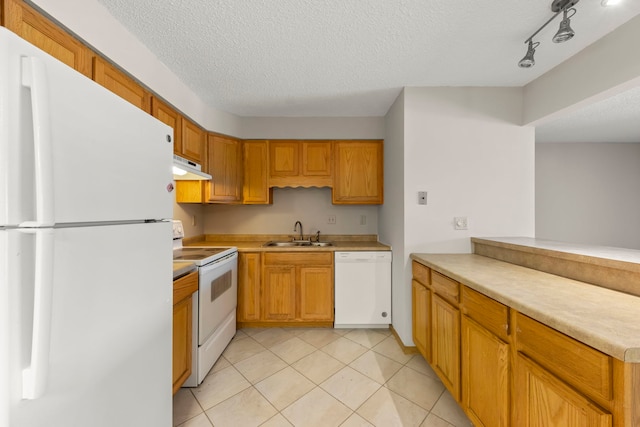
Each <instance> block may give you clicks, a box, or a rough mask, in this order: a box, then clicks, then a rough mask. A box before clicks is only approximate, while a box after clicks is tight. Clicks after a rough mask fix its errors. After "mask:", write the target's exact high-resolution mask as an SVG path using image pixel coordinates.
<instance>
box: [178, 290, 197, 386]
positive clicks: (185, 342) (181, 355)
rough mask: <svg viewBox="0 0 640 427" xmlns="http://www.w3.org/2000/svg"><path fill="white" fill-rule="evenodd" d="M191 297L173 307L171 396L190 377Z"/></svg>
mask: <svg viewBox="0 0 640 427" xmlns="http://www.w3.org/2000/svg"><path fill="white" fill-rule="evenodd" d="M192 317H193V316H192V309H191V296H190V295H189V296H188V297H187V298H184V299H183V300H182V301H180V302H179V303H177V304H174V306H173V394H175V393H176V392H177V391H178V390H179V389H180V386H182V384H183V383H184V382H185V380H186V379H187V378H189V375H191V322H192V320H193V319H192Z"/></svg>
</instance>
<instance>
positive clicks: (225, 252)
mask: <svg viewBox="0 0 640 427" xmlns="http://www.w3.org/2000/svg"><path fill="white" fill-rule="evenodd" d="M183 238H184V229H183V227H182V222H181V221H177V220H174V221H173V260H174V261H188V262H193V263H194V264H195V265H196V266H197V267H198V291H197V292H195V293H194V294H193V337H192V355H191V358H192V360H191V376H190V377H189V378H187V380H186V381H185V383H184V385H183V386H184V387H197V386H198V385H199V384H200V383H202V381H203V380H204V378H205V377H206V376H207V374H208V373H209V371H210V370H211V368H212V367H213V365H214V363H216V361H217V360H218V358H219V357H220V355H221V354H222V352H223V351H224V349H225V348H226V347H227V345H228V344H229V342H230V341H231V339H232V338H233V336H234V335H235V333H236V307H237V305H238V248H236V247H216V246H199V247H194V246H189V247H183V246H182V239H183Z"/></svg>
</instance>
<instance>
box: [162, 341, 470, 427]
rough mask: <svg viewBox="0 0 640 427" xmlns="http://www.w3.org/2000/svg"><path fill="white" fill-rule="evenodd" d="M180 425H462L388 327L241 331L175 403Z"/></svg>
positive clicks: (420, 362)
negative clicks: (209, 370)
mask: <svg viewBox="0 0 640 427" xmlns="http://www.w3.org/2000/svg"><path fill="white" fill-rule="evenodd" d="M173 425H174V426H180V427H211V426H214V427H252V426H265V427H267V426H268V427H280V426H299V427H315V426H319V427H320V426H321V427H331V426H342V427H352V426H376V427H391V426H403V427H404V426H416V427H468V426H471V425H472V424H471V422H469V420H468V418H467V417H466V416H465V414H464V413H463V412H462V410H461V409H460V407H459V406H458V405H457V404H456V403H455V401H454V400H453V398H452V397H451V395H450V394H449V392H448V391H446V390H445V388H444V386H443V385H442V383H441V382H440V380H439V379H438V378H437V376H436V375H435V373H434V372H433V371H432V370H431V368H430V367H429V365H428V364H427V363H426V362H425V360H424V359H423V358H422V356H420V355H406V354H404V353H403V352H402V350H401V349H400V346H399V345H398V344H397V342H396V340H395V338H394V337H393V336H392V335H391V332H390V331H389V330H379V329H349V330H347V329H311V328H309V329H303V328H300V329H297V328H296V329H291V328H269V329H258V328H256V329H242V330H239V331H238V332H237V334H236V336H235V337H234V338H233V340H232V341H231V343H230V344H229V346H228V347H227V349H226V350H225V351H224V353H223V355H222V357H220V359H219V360H218V362H217V363H216V365H215V366H214V367H213V369H212V370H211V372H210V373H209V375H208V376H207V377H206V378H205V380H204V382H203V383H202V384H201V385H200V386H199V387H197V388H192V389H189V388H182V389H181V390H180V391H178V393H176V395H175V396H174V399H173Z"/></svg>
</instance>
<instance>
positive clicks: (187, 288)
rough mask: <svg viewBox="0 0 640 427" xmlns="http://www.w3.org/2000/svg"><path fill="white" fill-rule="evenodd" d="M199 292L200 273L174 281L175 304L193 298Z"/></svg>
mask: <svg viewBox="0 0 640 427" xmlns="http://www.w3.org/2000/svg"><path fill="white" fill-rule="evenodd" d="M197 290H198V272H197V271H194V272H193V273H189V274H187V275H186V276H183V277H181V278H179V279H177V280H174V281H173V304H177V303H179V302H180V301H182V300H183V299H185V298H187V297H188V296H191V294H192V293H194V292H195V291H197Z"/></svg>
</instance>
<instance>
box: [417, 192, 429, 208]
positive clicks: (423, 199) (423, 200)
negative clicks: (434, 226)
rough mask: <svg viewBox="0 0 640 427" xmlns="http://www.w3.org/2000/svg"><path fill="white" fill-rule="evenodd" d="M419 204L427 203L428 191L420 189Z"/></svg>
mask: <svg viewBox="0 0 640 427" xmlns="http://www.w3.org/2000/svg"><path fill="white" fill-rule="evenodd" d="M418 204H419V205H426V204H427V192H426V191H418Z"/></svg>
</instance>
